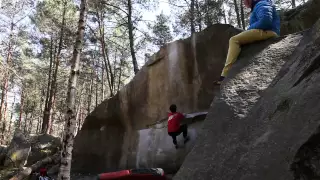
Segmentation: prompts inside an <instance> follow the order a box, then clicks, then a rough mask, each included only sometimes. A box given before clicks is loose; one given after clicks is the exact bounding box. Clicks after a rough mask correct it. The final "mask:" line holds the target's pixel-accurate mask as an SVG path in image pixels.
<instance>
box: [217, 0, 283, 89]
mask: <svg viewBox="0 0 320 180" xmlns="http://www.w3.org/2000/svg"><path fill="white" fill-rule="evenodd" d="M244 4H245V6H246V7H247V8H251V16H250V25H249V28H248V30H247V31H243V32H241V33H240V34H238V35H235V36H233V37H231V38H230V40H229V50H228V55H227V59H226V63H225V65H224V68H223V70H222V73H221V76H220V78H219V80H218V81H215V84H217V85H220V84H221V82H222V81H223V80H224V78H225V77H226V75H227V73H228V71H229V70H230V68H231V66H232V64H233V63H234V62H235V61H236V59H237V58H238V56H239V54H240V51H241V45H245V44H249V43H253V42H257V41H262V40H266V39H269V38H272V37H277V36H278V35H280V17H279V15H278V13H277V11H276V8H275V6H274V4H273V2H272V0H244Z"/></svg>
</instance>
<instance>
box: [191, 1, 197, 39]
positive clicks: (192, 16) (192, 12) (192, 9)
mask: <svg viewBox="0 0 320 180" xmlns="http://www.w3.org/2000/svg"><path fill="white" fill-rule="evenodd" d="M194 1H195V0H191V4H190V26H191V28H190V30H191V35H192V34H193V33H195V32H196V28H195V25H194V24H195V23H194V4H195V3H194Z"/></svg>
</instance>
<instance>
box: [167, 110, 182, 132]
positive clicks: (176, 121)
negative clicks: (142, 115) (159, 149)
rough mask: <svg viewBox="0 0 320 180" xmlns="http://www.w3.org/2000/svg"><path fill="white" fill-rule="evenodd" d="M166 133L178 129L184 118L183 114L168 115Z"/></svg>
mask: <svg viewBox="0 0 320 180" xmlns="http://www.w3.org/2000/svg"><path fill="white" fill-rule="evenodd" d="M168 116H169V117H168V132H177V131H178V130H179V129H180V122H181V120H182V119H183V118H184V116H183V114H181V113H179V112H176V113H169V115H168Z"/></svg>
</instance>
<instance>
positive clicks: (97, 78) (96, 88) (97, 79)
mask: <svg viewBox="0 0 320 180" xmlns="http://www.w3.org/2000/svg"><path fill="white" fill-rule="evenodd" d="M98 82H99V76H98V68H97V69H96V83H95V90H96V103H95V104H96V105H95V108H96V107H97V106H98V99H99V93H98V88H99V86H98V85H99V83H98Z"/></svg>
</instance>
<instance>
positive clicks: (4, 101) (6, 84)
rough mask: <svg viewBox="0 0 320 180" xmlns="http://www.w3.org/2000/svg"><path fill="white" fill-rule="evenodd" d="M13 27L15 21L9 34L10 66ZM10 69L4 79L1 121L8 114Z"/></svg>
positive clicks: (0, 110)
mask: <svg viewBox="0 0 320 180" xmlns="http://www.w3.org/2000/svg"><path fill="white" fill-rule="evenodd" d="M13 27H14V23H13V22H11V26H10V35H9V45H8V52H7V60H6V63H7V64H6V65H7V67H8V68H9V67H10V65H11V56H12V42H11V41H12V36H13V34H12V33H13ZM9 78H10V75H9V70H8V69H6V71H5V74H4V80H3V87H2V93H1V104H0V122H1V121H2V117H3V116H5V114H6V111H7V110H6V108H5V105H6V102H7V93H8V82H9Z"/></svg>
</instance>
